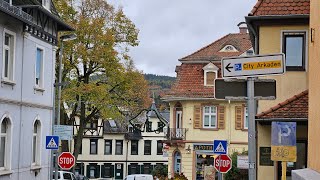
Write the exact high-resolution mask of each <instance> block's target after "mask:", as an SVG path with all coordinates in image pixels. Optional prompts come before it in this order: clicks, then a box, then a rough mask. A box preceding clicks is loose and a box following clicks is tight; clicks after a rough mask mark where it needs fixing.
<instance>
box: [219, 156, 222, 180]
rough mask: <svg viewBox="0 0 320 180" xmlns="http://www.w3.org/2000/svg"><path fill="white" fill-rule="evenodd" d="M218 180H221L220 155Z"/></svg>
mask: <svg viewBox="0 0 320 180" xmlns="http://www.w3.org/2000/svg"><path fill="white" fill-rule="evenodd" d="M218 180H222V173H221V155H219V172H218Z"/></svg>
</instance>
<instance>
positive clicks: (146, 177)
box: [124, 174, 153, 180]
mask: <svg viewBox="0 0 320 180" xmlns="http://www.w3.org/2000/svg"><path fill="white" fill-rule="evenodd" d="M124 180H153V176H152V175H151V174H131V175H128V176H127V177H126V178H124Z"/></svg>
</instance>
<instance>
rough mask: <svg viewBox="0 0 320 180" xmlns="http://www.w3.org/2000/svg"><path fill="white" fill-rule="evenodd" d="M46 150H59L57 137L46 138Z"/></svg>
mask: <svg viewBox="0 0 320 180" xmlns="http://www.w3.org/2000/svg"><path fill="white" fill-rule="evenodd" d="M46 149H59V136H46Z"/></svg>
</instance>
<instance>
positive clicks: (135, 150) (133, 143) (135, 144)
mask: <svg viewBox="0 0 320 180" xmlns="http://www.w3.org/2000/svg"><path fill="white" fill-rule="evenodd" d="M138 147H139V141H138V140H132V141H131V155H138Z"/></svg>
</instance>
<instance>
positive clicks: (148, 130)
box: [146, 122, 152, 132]
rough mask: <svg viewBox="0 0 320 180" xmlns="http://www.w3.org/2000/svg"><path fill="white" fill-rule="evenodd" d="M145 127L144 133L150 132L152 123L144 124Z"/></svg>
mask: <svg viewBox="0 0 320 180" xmlns="http://www.w3.org/2000/svg"><path fill="white" fill-rule="evenodd" d="M146 126H147V128H146V130H147V131H146V132H151V131H152V122H148V123H147V124H146Z"/></svg>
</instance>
